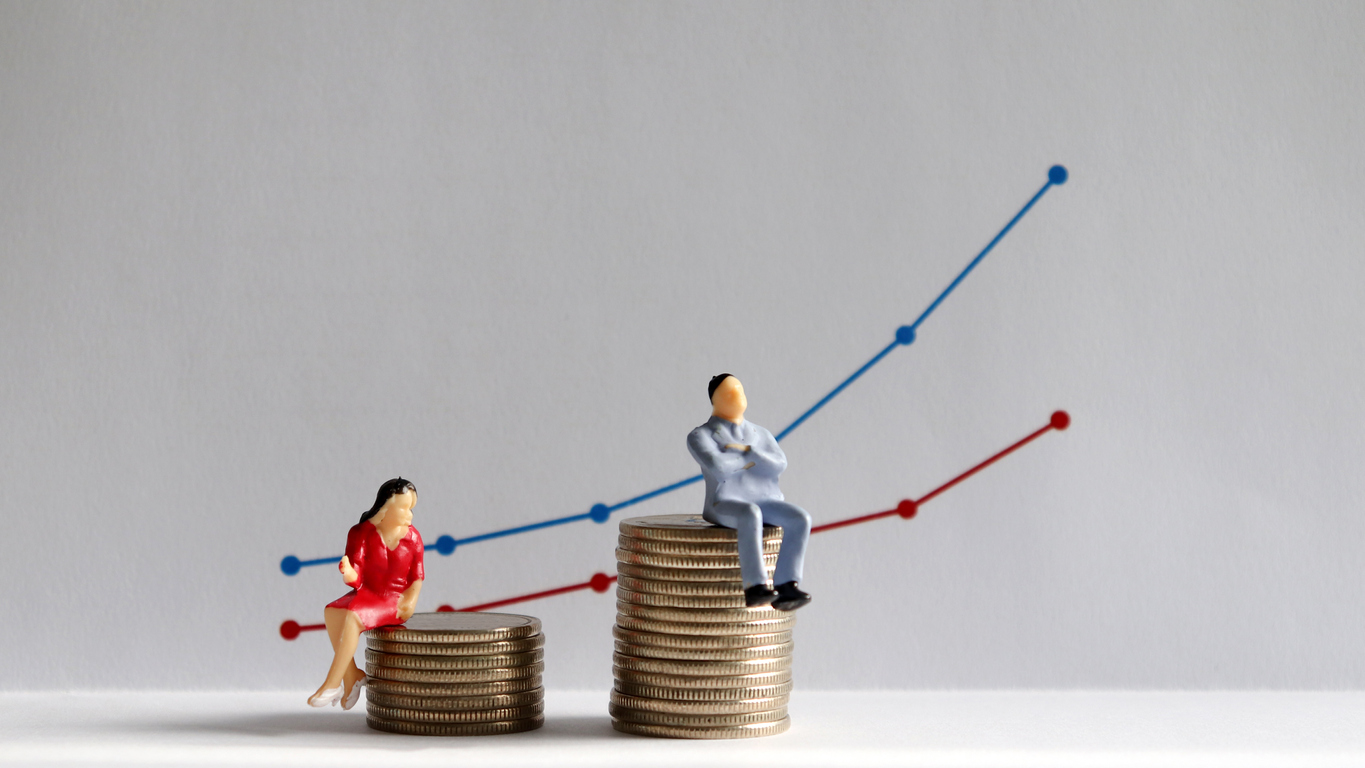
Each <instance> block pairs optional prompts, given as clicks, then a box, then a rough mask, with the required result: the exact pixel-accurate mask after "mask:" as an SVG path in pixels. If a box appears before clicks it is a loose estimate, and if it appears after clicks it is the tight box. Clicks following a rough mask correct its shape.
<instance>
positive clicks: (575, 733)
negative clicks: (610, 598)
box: [142, 712, 629, 748]
mask: <svg viewBox="0 0 1365 768" xmlns="http://www.w3.org/2000/svg"><path fill="white" fill-rule="evenodd" d="M142 729H143V730H147V731H155V732H157V733H167V734H181V735H195V734H199V735H208V734H216V735H220V736H245V737H255V738H265V739H274V738H283V737H290V738H298V737H304V738H305V739H307V738H308V737H310V736H312V737H321V738H324V739H331V738H335V737H337V736H349V737H353V738H366V739H367V741H368V737H374V746H394V747H399V746H401V747H403V748H408V747H411V748H428V747H433V746H440V745H445V744H448V745H450V746H455V745H458V744H462V743H470V744H478V745H481V746H484V745H489V744H493V743H497V742H502V741H510V740H521V739H527V740H537V741H539V740H544V739H551V740H563V741H578V740H592V739H603V738H615V737H623V738H629V737H628V736H626V735H625V734H621V733H617V732H616V731H614V730H612V727H611V718H610V717H608V716H607V715H605V714H602V715H591V716H567V717H548V718H546V720H545V725H543V726H542V727H540V728H538V729H536V730H534V731H526V732H524V733H508V734H501V735H497V736H446V737H441V736H404V735H402V734H396V733H384V732H382V731H376V730H374V729H372V728H370V727H369V726H367V725H365V716H364V715H363V714H361V713H354V714H353V713H346V714H344V715H339V714H338V713H334V712H299V713H287V714H279V713H275V714H260V715H237V716H225V717H222V718H219V719H210V718H207V717H206V718H204V719H195V720H183V721H180V722H163V723H158V724H156V725H144V726H142ZM349 743H352V744H353V743H354V742H349Z"/></svg>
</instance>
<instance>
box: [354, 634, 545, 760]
mask: <svg viewBox="0 0 1365 768" xmlns="http://www.w3.org/2000/svg"><path fill="white" fill-rule="evenodd" d="M366 637H367V640H366V642H367V647H366V649H365V673H366V674H367V675H369V679H368V680H366V682H365V687H366V688H367V689H368V690H367V691H366V704H365V706H366V709H367V714H368V716H367V717H366V718H365V722H366V723H367V724H369V726H370V727H371V728H374V729H376V730H380V731H389V732H392V733H405V734H409V735H414V736H489V735H492V734H497V733H516V732H517V731H530V730H534V729H536V728H539V727H540V726H542V725H544V724H545V716H544V715H543V714H542V713H543V712H544V709H545V689H544V688H542V687H541V684H540V675H541V672H543V671H544V670H545V664H544V662H543V661H542V659H543V658H544V653H545V651H544V646H545V636H544V635H542V634H541V633H540V620H539V619H536V618H532V617H530V616H517V615H514V614H510V613H418V614H413V616H412V618H410V619H408V620H407V622H406V623H405V624H403V625H402V626H398V627H386V628H383V629H376V630H372V631H371V632H369V633H367V635H366Z"/></svg>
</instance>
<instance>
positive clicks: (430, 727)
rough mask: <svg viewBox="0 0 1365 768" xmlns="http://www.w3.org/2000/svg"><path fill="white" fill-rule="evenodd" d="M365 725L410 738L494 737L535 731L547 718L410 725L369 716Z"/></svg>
mask: <svg viewBox="0 0 1365 768" xmlns="http://www.w3.org/2000/svg"><path fill="white" fill-rule="evenodd" d="M365 724H366V725H368V726H370V727H371V728H373V729H375V730H376V731H388V732H389V733H402V734H407V735H408V736H494V735H497V734H500V733H519V732H521V731H534V730H535V729H537V728H539V727H540V726H542V725H545V716H544V715H537V716H535V717H529V718H527V719H525V720H506V721H503V722H500V723H410V722H408V721H406V720H386V719H384V718H379V717H375V716H374V715H367V716H366V717H365Z"/></svg>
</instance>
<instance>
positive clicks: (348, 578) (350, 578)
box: [337, 555, 360, 587]
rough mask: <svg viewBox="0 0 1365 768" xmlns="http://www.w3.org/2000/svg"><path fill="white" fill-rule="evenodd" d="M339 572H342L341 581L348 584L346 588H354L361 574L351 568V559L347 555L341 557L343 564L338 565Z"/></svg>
mask: <svg viewBox="0 0 1365 768" xmlns="http://www.w3.org/2000/svg"><path fill="white" fill-rule="evenodd" d="M337 570H339V571H341V580H342V581H344V582H346V586H348V587H350V586H354V585H355V583H356V580H357V579H359V578H360V574H358V573H356V572H355V569H354V568H352V567H351V558H349V557H347V556H346V555H342V556H341V562H339V563H337Z"/></svg>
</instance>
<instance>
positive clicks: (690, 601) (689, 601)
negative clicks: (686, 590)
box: [616, 587, 745, 608]
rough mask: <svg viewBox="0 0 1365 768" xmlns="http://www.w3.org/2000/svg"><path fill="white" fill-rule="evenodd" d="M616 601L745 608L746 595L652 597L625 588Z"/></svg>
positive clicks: (669, 606) (666, 605)
mask: <svg viewBox="0 0 1365 768" xmlns="http://www.w3.org/2000/svg"><path fill="white" fill-rule="evenodd" d="M616 599H617V600H621V601H623V602H627V603H635V604H636V605H652V606H655V607H658V608H743V607H745V606H744V595H733V596H730V597H688V596H685V595H652V594H650V593H648V592H634V591H632V590H629V589H626V588H625V587H617V588H616Z"/></svg>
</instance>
